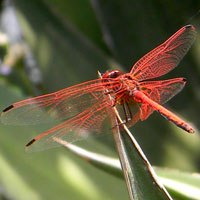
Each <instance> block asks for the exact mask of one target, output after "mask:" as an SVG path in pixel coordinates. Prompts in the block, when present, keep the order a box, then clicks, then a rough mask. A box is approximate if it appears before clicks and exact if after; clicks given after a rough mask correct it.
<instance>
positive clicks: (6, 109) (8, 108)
mask: <svg viewBox="0 0 200 200" xmlns="http://www.w3.org/2000/svg"><path fill="white" fill-rule="evenodd" d="M12 108H14V106H13V105H10V106H8V107H7V108H5V109H4V110H3V112H7V111H8V110H10V109H12Z"/></svg>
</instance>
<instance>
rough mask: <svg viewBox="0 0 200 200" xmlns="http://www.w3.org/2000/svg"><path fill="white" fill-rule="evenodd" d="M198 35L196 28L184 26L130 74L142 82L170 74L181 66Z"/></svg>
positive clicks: (148, 55)
mask: <svg viewBox="0 0 200 200" xmlns="http://www.w3.org/2000/svg"><path fill="white" fill-rule="evenodd" d="M196 34H197V33H196V31H195V28H194V26H192V25H187V26H184V27H183V28H181V29H180V30H178V31H177V32H176V33H175V34H174V35H172V36H171V37H170V38H169V39H168V40H166V41H165V42H164V43H163V44H161V45H160V46H158V47H156V48H155V49H153V50H152V51H150V52H149V53H147V54H146V55H145V56H143V57H142V58H141V59H140V60H138V61H137V62H136V63H135V64H134V65H133V67H132V69H131V71H130V73H132V74H133V75H134V76H135V78H136V79H137V80H140V81H141V80H146V79H152V78H156V77H159V76H162V75H164V74H166V73H168V72H169V71H171V70H172V69H174V68H175V67H176V66H177V65H178V64H179V62H180V60H181V59H182V58H183V57H184V55H185V54H186V53H187V51H188V50H189V49H190V47H191V45H192V44H193V42H194V40H195V38H196Z"/></svg>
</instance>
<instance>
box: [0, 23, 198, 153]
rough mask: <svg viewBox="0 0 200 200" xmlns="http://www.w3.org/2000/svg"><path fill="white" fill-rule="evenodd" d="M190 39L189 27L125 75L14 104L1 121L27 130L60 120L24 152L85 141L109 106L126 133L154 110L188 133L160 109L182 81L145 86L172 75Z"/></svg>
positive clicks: (109, 113)
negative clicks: (59, 141)
mask: <svg viewBox="0 0 200 200" xmlns="http://www.w3.org/2000/svg"><path fill="white" fill-rule="evenodd" d="M195 38H196V31H195V28H194V26H192V25H187V26H184V27H182V28H181V29H180V30H178V31H177V32H176V33H175V34H174V35H172V36H171V37H170V38H169V39H168V40H166V41H165V42H164V43H162V44H161V45H159V46H158V47H156V48H155V49H153V50H152V51H150V52H149V53H147V54H146V55H145V56H143V57H142V58H141V59H140V60H139V61H137V62H136V63H135V64H134V65H133V67H132V69H131V71H130V72H129V73H125V74H124V73H122V72H121V71H120V70H113V71H110V72H106V73H105V74H104V75H103V77H102V78H99V79H96V80H91V81H88V82H84V83H81V84H78V85H75V86H71V87H68V88H66V89H63V90H60V91H57V92H54V93H51V94H46V95H43V96H39V97H35V98H30V99H27V100H24V101H20V102H16V103H14V104H12V105H10V106H9V107H7V108H6V109H4V110H3V112H2V115H1V121H2V122H3V123H4V124H13V125H28V124H38V123H44V122H53V121H55V120H64V122H62V123H61V124H59V125H57V126H55V127H53V128H51V129H50V130H48V131H46V132H44V133H42V134H40V135H38V136H36V137H35V138H34V139H32V140H31V141H30V142H29V143H28V144H27V145H26V150H27V149H31V150H34V149H35V150H39V149H45V148H51V147H54V146H56V144H57V143H56V142H55V138H60V139H63V140H67V141H68V142H74V141H76V140H79V139H82V138H84V137H87V135H88V133H89V132H92V131H95V132H99V131H100V130H101V129H100V128H101V126H102V123H103V121H104V120H105V119H106V118H108V117H113V111H112V107H113V106H117V107H118V108H119V109H121V113H122V115H123V120H124V123H126V124H127V125H128V127H130V126H132V125H134V124H135V123H136V122H137V121H138V120H145V119H147V118H148V117H149V115H150V114H151V113H152V112H153V111H154V110H156V111H158V112H159V113H160V114H161V115H162V116H164V117H165V118H166V119H168V120H169V121H171V122H173V123H174V124H175V125H177V126H179V127H180V128H182V129H183V130H185V131H187V132H189V133H194V129H193V128H192V127H191V126H190V125H189V124H188V123H186V122H185V121H184V120H182V119H181V118H179V117H178V116H177V115H175V114H174V113H172V112H171V111H169V110H168V109H166V108H164V107H163V106H162V105H161V104H164V103H166V102H167V101H168V100H170V99H171V98H172V97H173V96H174V95H176V94H177V93H178V92H180V91H181V90H182V88H183V87H184V85H185V83H186V79H185V78H174V79H169V80H162V81H146V80H148V79H153V78H156V77H159V76H162V75H164V74H166V73H168V72H169V71H170V70H172V69H174V68H175V67H176V66H177V65H178V63H179V62H180V60H181V59H182V58H183V56H184V55H185V54H186V53H187V51H188V50H189V48H190V47H191V45H192V44H193V42H194V40H195ZM108 94H109V95H108ZM110 97H111V98H110Z"/></svg>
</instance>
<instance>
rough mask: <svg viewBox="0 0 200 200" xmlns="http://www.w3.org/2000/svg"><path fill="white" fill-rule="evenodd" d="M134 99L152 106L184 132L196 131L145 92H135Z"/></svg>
mask: <svg viewBox="0 0 200 200" xmlns="http://www.w3.org/2000/svg"><path fill="white" fill-rule="evenodd" d="M134 97H135V98H136V99H138V100H139V101H140V102H141V103H146V104H148V105H150V106H151V107H152V108H153V109H155V110H156V111H158V112H159V113H160V114H161V115H163V116H164V117H165V118H166V119H168V120H169V121H171V122H173V123H174V124H175V125H177V126H178V127H180V128H182V129H183V130H185V131H187V132H189V133H194V132H195V131H194V129H193V128H192V127H191V126H190V125H189V124H188V123H187V122H185V121H184V120H182V119H181V118H180V117H178V116H177V115H175V114H174V113H172V112H171V111H169V110H168V109H166V108H165V107H163V106H162V105H160V104H158V103H156V102H155V101H153V100H151V99H150V98H148V97H147V96H146V95H145V94H144V93H143V92H140V91H139V90H136V91H134Z"/></svg>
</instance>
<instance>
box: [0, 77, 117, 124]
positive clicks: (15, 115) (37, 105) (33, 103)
mask: <svg viewBox="0 0 200 200" xmlns="http://www.w3.org/2000/svg"><path fill="white" fill-rule="evenodd" d="M116 84H117V83H116ZM114 86H115V81H114V80H109V84H108V82H104V83H102V80H101V79H98V80H92V81H88V82H85V83H82V84H78V85H75V86H72V87H69V88H66V89H63V90H60V91H58V92H54V93H51V94H47V95H43V96H39V97H35V98H30V99H27V100H24V101H20V102H17V103H14V104H12V105H11V106H9V107H7V108H6V109H4V111H3V112H2V114H1V121H2V122H3V123H4V124H13V125H27V124H38V123H46V122H54V121H55V120H67V119H70V118H71V117H74V116H76V115H77V114H79V113H81V112H83V111H84V110H85V109H88V108H89V107H90V106H92V105H94V104H96V103H97V102H100V101H101V100H102V99H103V96H104V94H103V93H104V90H105V87H107V88H108V87H114ZM108 104H109V102H108Z"/></svg>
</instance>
